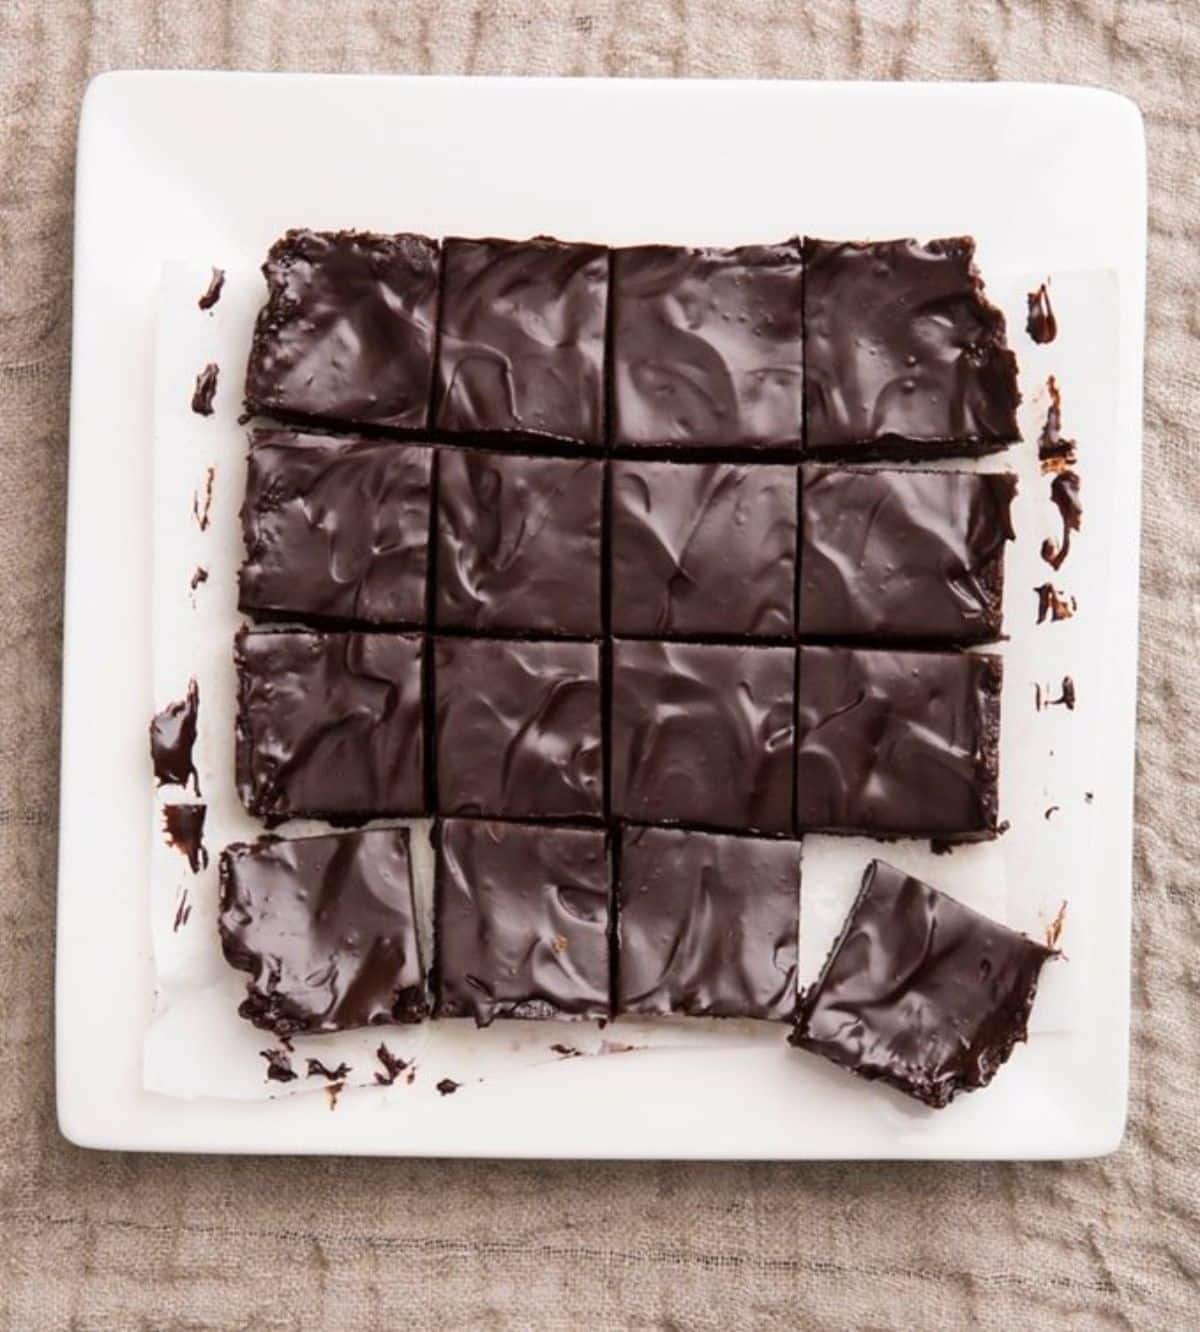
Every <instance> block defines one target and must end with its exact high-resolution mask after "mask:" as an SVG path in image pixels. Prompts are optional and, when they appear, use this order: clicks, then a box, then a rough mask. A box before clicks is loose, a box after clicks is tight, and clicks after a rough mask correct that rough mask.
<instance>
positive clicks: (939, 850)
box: [929, 837, 956, 856]
mask: <svg viewBox="0 0 1200 1332" xmlns="http://www.w3.org/2000/svg"><path fill="white" fill-rule="evenodd" d="M955 846H956V843H955V842H947V841H946V839H945V838H944V837H932V838H930V840H929V849H930V850H931V851H932V852H933V854H934V855H935V856H948V855H950V854H951V852H952V851H953V850H954V848H955Z"/></svg>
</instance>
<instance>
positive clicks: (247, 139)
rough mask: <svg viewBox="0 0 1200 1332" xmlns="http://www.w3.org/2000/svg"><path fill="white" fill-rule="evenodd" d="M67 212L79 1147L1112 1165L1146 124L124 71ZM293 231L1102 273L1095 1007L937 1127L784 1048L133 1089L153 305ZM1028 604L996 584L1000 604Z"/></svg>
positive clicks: (839, 100)
mask: <svg viewBox="0 0 1200 1332" xmlns="http://www.w3.org/2000/svg"><path fill="white" fill-rule="evenodd" d="M77 191H78V197H77V212H76V253H75V328H74V370H73V384H72V400H71V444H70V449H71V452H70V486H71V490H70V506H69V518H68V538H67V587H66V631H65V644H64V681H63V748H62V816H61V829H60V870H59V917H58V959H57V966H58V973H57V1023H58V1026H57V1060H58V1113H59V1122H60V1125H61V1127H62V1130H63V1132H64V1133H65V1134H66V1136H67V1137H68V1138H70V1139H71V1140H72V1141H74V1142H77V1143H80V1144H82V1145H87V1146H95V1147H110V1148H122V1149H145V1150H155V1151H163V1150H179V1151H227V1152H228V1151H242V1152H250V1151H257V1152H328V1153H339V1154H350V1153H359V1154H379V1155H476V1156H538V1157H546V1156H566V1157H572V1156H573V1157H714V1158H716V1157H743V1158H750V1157H759V1158H798V1157H915V1158H921V1157H960V1158H961V1157H979V1158H996V1157H1018V1158H1019V1157H1071V1156H1087V1155H1097V1154H1100V1153H1103V1152H1106V1151H1110V1150H1112V1149H1113V1148H1114V1147H1115V1146H1116V1144H1117V1143H1118V1141H1119V1139H1120V1135H1121V1132H1122V1129H1123V1125H1124V1118H1125V1100H1126V1079H1127V1065H1128V1029H1129V989H1128V964H1129V911H1130V859H1131V855H1130V853H1131V833H1132V787H1133V747H1134V721H1135V689H1136V658H1137V552H1138V519H1139V508H1138V497H1139V486H1140V470H1141V363H1142V326H1143V310H1144V300H1145V272H1144V266H1145V149H1144V142H1143V133H1142V124H1141V118H1140V115H1139V114H1138V112H1137V110H1136V108H1135V107H1134V106H1133V105H1132V104H1131V103H1129V102H1127V101H1124V100H1123V99H1121V98H1118V97H1116V96H1113V95H1110V94H1107V93H1104V92H1099V91H1095V90H1088V89H1078V88H1062V87H1052V86H1035V85H1017V84H1008V85H940V86H936V85H934V86H930V85H889V84H799V83H782V82H779V83H768V82H761V83H737V82H720V83H711V82H701V81H689V82H666V81H654V82H641V81H601V80H571V81H558V80H499V79H470V80H467V79H417V78H386V77H364V78H347V77H333V76H312V75H294V76H293V75H258V74H198V73H161V74H159V73H140V74H124V73H122V74H109V75H104V76H102V77H101V78H100V79H98V80H96V81H95V82H94V83H93V84H92V86H91V88H90V89H89V92H88V95H87V99H86V102H85V105H84V113H83V118H82V123H81V127H80V141H79V163H78V183H77ZM293 225H306V226H312V227H317V228H320V227H338V226H348V225H355V226H359V227H364V228H375V229H379V230H414V231H424V232H427V233H429V234H431V235H444V234H450V233H456V232H467V233H472V232H474V233H492V234H501V235H504V234H508V235H514V236H519V235H525V234H532V233H534V232H539V231H541V232H550V233H554V234H558V235H562V236H568V237H577V238H586V239H595V240H602V241H608V242H613V243H623V242H634V241H640V240H648V239H669V240H678V241H681V242H690V243H714V244H733V243H737V242H741V241H750V240H770V239H776V238H778V237H779V236H782V235H787V234H794V233H797V232H799V233H804V232H807V233H809V234H813V235H831V236H837V235H844V236H863V235H873V236H891V235H917V236H935V235H951V234H958V233H961V232H971V233H973V234H975V235H976V236H978V237H979V239H980V261H981V266H982V268H983V270H984V273H985V276H986V275H988V274H989V273H992V272H1007V273H1025V272H1030V271H1045V272H1051V273H1052V272H1054V271H1055V270H1061V271H1064V272H1065V271H1067V270H1080V269H1091V270H1108V271H1109V272H1110V273H1115V275H1116V283H1117V302H1118V307H1117V308H1118V311H1119V316H1118V320H1117V329H1118V331H1119V342H1118V345H1117V348H1116V355H1117V385H1116V394H1115V401H1116V412H1115V418H1114V428H1113V431H1112V440H1113V449H1112V457H1111V459H1110V460H1109V461H1110V462H1111V468H1109V469H1108V475H1109V476H1110V477H1111V485H1112V487H1113V493H1114V494H1115V495H1116V496H1118V497H1119V502H1116V503H1113V504H1112V505H1111V506H1108V511H1109V512H1111V515H1112V518H1111V522H1109V523H1108V524H1107V526H1106V527H1105V528H1104V530H1103V531H1101V532H1100V533H1098V535H1097V537H1096V541H1097V546H1096V548H1095V549H1096V551H1097V555H1096V558H1099V559H1102V560H1103V561H1104V567H1106V568H1107V570H1108V576H1107V586H1108V588H1109V600H1108V603H1107V613H1106V619H1105V623H1104V639H1103V641H1104V643H1105V644H1106V650H1105V651H1104V653H1103V654H1102V657H1103V660H1102V661H1101V662H1099V663H1095V664H1094V669H1095V676H1094V679H1093V682H1092V686H1091V687H1092V690H1093V691H1094V695H1093V697H1094V698H1095V700H1096V701H1095V702H1094V704H1093V708H1094V711H1093V712H1092V717H1093V718H1094V721H1095V733H1096V740H1095V743H1096V760H1095V783H1094V784H1095V803H1096V806H1097V808H1099V809H1102V810H1103V818H1102V819H1100V820H1098V821H1097V823H1096V825H1095V827H1096V836H1097V838H1098V839H1099V842H1098V845H1097V848H1096V856H1095V863H1096V864H1097V865H1099V866H1101V867H1102V871H1101V872H1100V873H1099V874H1097V875H1096V876H1095V878H1096V880H1097V881H1096V882H1095V883H1093V884H1089V885H1087V891H1088V899H1089V900H1088V902H1087V904H1086V909H1085V910H1083V911H1082V912H1081V919H1082V920H1083V921H1084V922H1086V929H1087V947H1086V948H1085V949H1081V950H1080V953H1079V955H1078V957H1077V958H1076V957H1073V959H1072V962H1071V965H1072V966H1073V967H1075V968H1076V969H1077V970H1076V973H1075V975H1074V986H1075V993H1076V995H1077V999H1078V1004H1079V1010H1078V1020H1077V1021H1075V1022H1074V1023H1073V1024H1072V1025H1071V1026H1070V1028H1069V1029H1068V1030H1062V1031H1056V1032H1046V1033H1041V1034H1039V1035H1038V1036H1037V1037H1036V1038H1035V1039H1034V1040H1033V1041H1032V1042H1031V1043H1030V1044H1029V1045H1028V1046H1027V1047H1024V1048H1022V1049H1020V1050H1018V1052H1017V1054H1016V1056H1014V1059H1013V1061H1012V1064H1011V1066H1010V1067H1009V1068H1007V1069H1006V1070H1005V1071H1004V1073H1003V1075H1002V1076H1001V1077H1000V1078H998V1080H997V1082H996V1083H995V1085H994V1086H993V1087H991V1088H989V1089H988V1090H987V1092H985V1093H983V1094H980V1095H976V1096H971V1097H965V1098H962V1099H961V1100H960V1101H959V1102H956V1103H955V1105H954V1106H953V1107H951V1108H950V1110H948V1111H945V1112H942V1113H940V1114H926V1113H923V1112H920V1111H918V1110H915V1109H914V1110H911V1111H910V1110H909V1109H908V1107H907V1106H906V1105H901V1104H898V1103H897V1102H898V1100H899V1098H892V1099H881V1095H877V1094H876V1093H877V1089H870V1088H865V1087H864V1085H863V1084H861V1083H859V1082H858V1081H857V1080H854V1079H850V1078H847V1077H846V1076H845V1075H844V1074H841V1073H840V1072H838V1071H837V1070H830V1071H829V1072H828V1074H827V1075H826V1071H825V1070H824V1068H823V1067H821V1066H820V1065H819V1064H818V1062H817V1061H813V1060H810V1059H805V1058H802V1057H801V1056H798V1055H796V1054H794V1053H793V1052H789V1051H788V1050H787V1049H786V1048H785V1047H784V1045H783V1042H782V1040H780V1042H779V1043H778V1046H777V1047H776V1048H772V1049H769V1050H766V1049H763V1048H755V1049H746V1050H734V1049H717V1050H712V1051H698V1050H681V1051H671V1050H666V1049H663V1050H647V1051H644V1052H641V1053H639V1054H637V1055H631V1056H627V1057H622V1058H620V1059H574V1060H566V1061H562V1062H561V1063H559V1064H556V1065H554V1066H552V1067H547V1068H546V1069H545V1070H544V1071H541V1072H537V1071H535V1072H534V1073H532V1074H531V1075H530V1076H529V1077H527V1078H522V1079H519V1080H513V1081H512V1082H510V1083H505V1082H504V1081H502V1080H501V1081H497V1082H496V1083H495V1084H494V1085H490V1086H488V1087H486V1088H485V1087H480V1088H479V1089H478V1090H477V1091H476V1092H475V1094H473V1095H472V1096H470V1097H467V1096H460V1097H453V1098H449V1099H447V1100H446V1101H444V1102H440V1103H436V1104H433V1105H428V1106H420V1107H414V1108H412V1109H399V1108H398V1107H397V1105H396V1103H394V1102H390V1101H388V1100H387V1099H386V1098H383V1097H379V1096H372V1095H371V1094H368V1093H364V1094H361V1095H355V1096H347V1097H345V1098H344V1099H343V1101H342V1102H341V1103H340V1104H339V1107H338V1112H337V1113H336V1114H330V1113H329V1107H328V1102H327V1101H326V1099H325V1098H324V1097H321V1096H294V1097H291V1098H287V1099H285V1100H279V1101H272V1102H237V1101H225V1100H216V1099H197V1100H191V1101H187V1100H178V1099H172V1098H168V1097H164V1096H159V1095H155V1094H151V1093H148V1092H146V1091H144V1090H143V1083H142V1038H143V1034H144V1032H145V1029H146V1025H147V1021H148V1018H149V1014H150V1010H151V1006H152V1002H153V975H152V968H151V948H150V935H149V913H148V910H147V898H146V883H147V866H148V864H149V858H150V829H151V823H150V819H149V817H148V808H149V800H150V790H149V782H148V769H147V754H146V725H147V722H148V719H149V717H150V714H151V711H152V699H151V683H150V665H151V651H150V632H151V629H150V604H151V593H150V588H151V570H150V564H151V488H150V487H151V481H150V478H151V441H152V429H151V412H152V382H153V374H152V359H151V352H152V343H153V320H154V308H155V292H156V288H157V284H158V280H159V275H160V271H161V268H162V265H163V263H164V261H165V260H168V259H171V258H177V257H179V256H192V257H193V258H195V259H198V260H200V261H201V262H209V261H211V262H218V263H228V264H231V265H249V264H254V263H256V262H258V261H259V260H260V259H261V256H262V255H263V254H264V253H265V251H266V248H267V246H268V245H269V243H270V241H271V240H272V239H273V238H274V237H275V236H276V235H278V234H279V233H281V232H282V231H284V230H285V229H286V228H287V227H289V226H293ZM1009 315H1010V324H1011V322H1012V319H1013V312H1012V311H1011V309H1010V310H1009ZM1010 331H1011V332H1012V334H1013V337H1014V341H1015V340H1016V334H1017V329H1016V328H1015V327H1012V328H1011V329H1010ZM1019 355H1020V353H1019ZM1022 359H1024V357H1022ZM226 374H227V375H228V376H229V377H230V378H229V379H228V380H227V382H226V385H225V392H226V393H227V394H228V393H231V392H236V391H237V390H238V389H239V388H240V385H239V384H238V382H237V379H238V375H239V367H227V369H226ZM231 385H232V387H231ZM1028 390H1029V384H1028V382H1027V383H1026V392H1027V393H1028ZM1027 447H1028V446H1027ZM1105 484H1106V485H1108V484H1110V482H1109V481H1106V482H1105ZM1028 595H1029V594H1028V592H1027V591H1026V589H1024V588H1014V589H1011V590H1010V593H1009V597H1010V606H1011V604H1012V598H1013V597H1014V596H1015V597H1027V596H1028ZM1006 706H1007V705H1006ZM884 854H885V855H886V849H885V851H884ZM814 1068H815V1069H816V1070H817V1071H816V1072H814V1071H813V1070H814ZM814 1087H815V1088H817V1091H816V1092H812V1091H811V1089H812V1088H814ZM888 1095H890V1094H887V1093H883V1094H882V1096H883V1097H887V1096H888ZM881 1107H883V1108H882V1109H881Z"/></svg>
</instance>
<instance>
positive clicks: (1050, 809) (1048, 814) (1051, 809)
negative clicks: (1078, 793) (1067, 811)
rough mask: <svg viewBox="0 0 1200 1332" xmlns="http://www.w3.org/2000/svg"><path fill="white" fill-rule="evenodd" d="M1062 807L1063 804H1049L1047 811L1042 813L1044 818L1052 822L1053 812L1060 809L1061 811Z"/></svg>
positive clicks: (1055, 812)
mask: <svg viewBox="0 0 1200 1332" xmlns="http://www.w3.org/2000/svg"><path fill="white" fill-rule="evenodd" d="M1061 808H1062V806H1061V805H1049V806H1047V808H1046V812H1045V814H1043V815H1042V818H1044V819H1045V820H1046V822H1047V823H1049V822H1050V817H1051V815H1053V814H1057V813H1058V811H1059V810H1060V809H1061Z"/></svg>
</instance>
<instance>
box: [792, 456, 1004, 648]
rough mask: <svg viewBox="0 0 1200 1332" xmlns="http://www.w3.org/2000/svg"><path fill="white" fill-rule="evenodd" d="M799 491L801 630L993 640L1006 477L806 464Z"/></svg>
mask: <svg viewBox="0 0 1200 1332" xmlns="http://www.w3.org/2000/svg"><path fill="white" fill-rule="evenodd" d="M802 485H803V495H802V499H801V521H800V529H801V532H802V533H803V537H802V545H801V556H800V571H801V572H800V623H799V626H798V627H799V631H800V633H801V634H813V635H827V636H829V637H833V638H873V639H883V640H888V639H893V640H900V639H927V640H932V639H937V640H941V641H943V642H947V643H951V642H971V641H978V640H981V639H987V638H995V637H997V636H998V635H999V633H1000V624H1001V611H1002V602H1003V596H1004V547H1005V543H1006V542H1008V541H1011V540H1012V539H1013V537H1014V532H1013V526H1012V514H1011V506H1012V500H1013V496H1014V495H1015V493H1016V489H1017V479H1016V477H1015V476H1014V475H1013V474H1012V473H1011V472H1003V473H992V474H985V473H982V472H915V471H881V470H869V469H864V468H844V469H842V468H826V467H805V468H804V469H803V472H802Z"/></svg>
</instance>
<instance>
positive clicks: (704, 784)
mask: <svg viewBox="0 0 1200 1332" xmlns="http://www.w3.org/2000/svg"><path fill="white" fill-rule="evenodd" d="M794 660H795V658H794V652H793V650H792V649H791V648H779V647H754V646H745V647H743V646H736V647H735V646H728V645H713V644H697V643H655V642H635V641H631V640H628V639H618V640H616V641H615V642H614V643H613V685H612V808H613V813H614V814H615V815H616V816H617V817H618V818H624V819H632V820H634V821H635V822H642V823H684V824H695V825H698V826H700V827H711V828H734V829H747V830H750V831H753V832H771V833H786V832H790V831H791V828H792V809H791V802H792V738H793V731H792V677H793V667H794Z"/></svg>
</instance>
